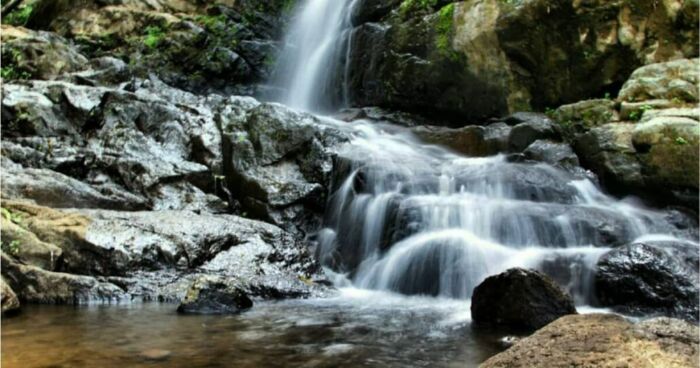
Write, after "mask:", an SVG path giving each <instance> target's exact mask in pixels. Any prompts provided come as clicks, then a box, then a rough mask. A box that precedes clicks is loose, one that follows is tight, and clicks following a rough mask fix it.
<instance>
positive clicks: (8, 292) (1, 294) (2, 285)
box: [0, 278, 19, 314]
mask: <svg viewBox="0 0 700 368" xmlns="http://www.w3.org/2000/svg"><path fill="white" fill-rule="evenodd" d="M0 307H1V308H2V313H3V314H4V313H6V312H12V311H15V310H17V309H19V299H17V295H15V292H14V291H12V288H11V287H10V286H9V285H7V283H6V282H5V279H4V278H0Z"/></svg>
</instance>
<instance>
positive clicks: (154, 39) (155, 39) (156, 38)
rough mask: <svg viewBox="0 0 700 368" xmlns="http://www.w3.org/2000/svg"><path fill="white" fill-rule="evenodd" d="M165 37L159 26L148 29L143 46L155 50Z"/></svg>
mask: <svg viewBox="0 0 700 368" xmlns="http://www.w3.org/2000/svg"><path fill="white" fill-rule="evenodd" d="M164 36H165V32H164V31H163V29H162V28H160V27H158V26H148V27H146V36H145V37H144V39H143V44H144V45H146V47H148V48H149V49H155V48H156V47H158V45H159V44H160V42H161V40H162V39H163V37H164Z"/></svg>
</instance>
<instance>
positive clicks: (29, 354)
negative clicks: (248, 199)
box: [2, 289, 502, 368]
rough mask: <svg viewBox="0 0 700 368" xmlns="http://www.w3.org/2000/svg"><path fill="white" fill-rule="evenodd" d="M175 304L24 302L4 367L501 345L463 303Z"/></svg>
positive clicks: (468, 363)
mask: <svg viewBox="0 0 700 368" xmlns="http://www.w3.org/2000/svg"><path fill="white" fill-rule="evenodd" d="M175 309H176V305H173V304H159V303H144V304H142V303H137V304H128V305H92V306H79V307H71V306H24V307H23V311H22V313H21V314H19V315H16V316H12V317H10V318H3V321H2V366H3V367H4V368H14V367H17V368H20V367H21V368H32V367H475V366H477V365H478V364H479V363H481V362H483V361H484V360H486V359H487V358H488V357H490V356H492V355H494V354H496V353H498V351H499V350H500V349H502V348H501V347H500V346H499V344H498V338H499V336H495V335H492V334H489V333H485V332H479V331H476V330H474V329H472V327H471V322H470V316H469V304H468V302H465V301H457V300H451V299H436V298H428V297H406V296H400V295H396V294H389V293H383V292H374V291H366V290H358V289H342V290H341V293H340V295H339V296H337V297H333V298H329V299H313V300H291V301H280V302H258V303H256V305H255V306H254V307H253V308H252V309H251V310H249V311H247V312H245V313H243V314H240V315H236V316H183V315H179V314H177V313H176V311H175Z"/></svg>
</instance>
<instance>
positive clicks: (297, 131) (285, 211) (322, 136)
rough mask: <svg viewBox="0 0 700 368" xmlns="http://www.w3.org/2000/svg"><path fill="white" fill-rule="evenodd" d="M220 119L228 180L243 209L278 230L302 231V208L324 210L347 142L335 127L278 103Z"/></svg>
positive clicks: (255, 107)
mask: <svg viewBox="0 0 700 368" xmlns="http://www.w3.org/2000/svg"><path fill="white" fill-rule="evenodd" d="M221 119H222V129H223V131H224V147H225V149H226V151H225V152H224V158H225V165H226V166H225V172H226V180H227V183H228V184H229V190H230V191H231V193H235V194H236V195H237V196H239V197H238V198H239V199H240V200H241V202H242V204H243V207H244V211H248V213H249V214H251V215H253V216H255V217H258V218H262V219H265V220H268V221H272V222H273V223H275V224H277V225H279V226H289V225H292V226H295V225H296V226H297V227H303V224H302V223H303V221H304V219H303V216H304V214H303V213H302V212H303V211H300V210H302V209H304V208H306V209H311V211H312V212H314V211H315V212H319V211H321V210H322V208H323V206H324V205H325V193H326V192H327V191H326V188H327V187H328V185H329V184H330V175H331V172H332V169H333V157H334V147H335V146H337V145H340V144H342V143H343V142H345V141H346V139H347V138H346V137H345V136H344V135H343V134H342V133H341V132H340V131H339V130H338V129H337V128H336V127H334V126H332V125H324V123H322V122H321V121H319V120H318V118H316V117H314V116H312V115H309V114H306V113H300V112H296V111H293V110H290V109H288V108H285V107H283V106H281V105H277V104H262V105H259V106H254V107H252V108H250V109H248V110H247V111H246V110H244V111H240V110H238V111H231V113H230V114H222V115H221ZM292 228H293V227H292Z"/></svg>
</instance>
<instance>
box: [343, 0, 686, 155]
mask: <svg viewBox="0 0 700 368" xmlns="http://www.w3.org/2000/svg"><path fill="white" fill-rule="evenodd" d="M356 5H358V6H357V7H356V8H355V9H354V17H353V23H354V25H355V28H354V29H353V31H352V36H351V42H350V43H351V48H350V59H349V65H348V67H349V70H350V73H349V74H350V75H351V78H350V80H349V85H350V100H351V102H352V103H353V104H354V105H356V106H368V105H380V106H384V107H390V108H396V109H403V110H409V111H418V112H423V113H426V114H430V115H440V116H443V117H451V118H452V123H451V124H452V125H453V126H459V124H460V121H461V120H462V119H468V120H474V121H478V120H483V119H484V118H485V117H492V116H503V115H506V114H508V113H511V112H514V111H528V110H540V111H542V110H545V109H546V108H548V107H554V106H559V105H562V104H565V103H572V102H576V101H580V100H582V99H586V98H590V97H592V96H603V95H605V94H606V92H609V93H614V92H615V91H616V90H617V89H619V87H620V86H621V85H622V84H623V83H624V82H625V79H626V78H627V77H628V76H629V75H630V74H631V73H632V72H633V71H634V69H635V68H638V67H640V66H642V65H645V64H649V63H654V62H660V61H665V60H672V59H676V58H678V57H695V56H696V55H697V54H698V47H697V45H696V42H695V39H696V38H697V34H698V33H697V29H696V28H697V27H695V24H696V23H697V15H696V14H695V13H697V4H696V3H694V2H692V3H691V2H685V3H684V4H682V5H678V6H675V7H672V8H671V7H665V6H662V7H656V6H654V5H653V4H649V3H648V2H646V1H633V2H632V3H614V4H612V3H609V2H594V3H588V2H586V3H568V2H567V3H557V4H552V3H551V2H548V1H528V2H519V3H517V4H514V3H510V2H504V1H498V0H490V1H483V2H476V3H474V2H456V3H451V4H449V3H448V2H447V1H435V2H428V3H425V2H418V1H414V2H386V1H385V2H377V1H370V0H367V1H360V2H358V3H357V4H356ZM389 6H391V7H392V9H391V11H389V10H387V7H389ZM671 9H673V10H671ZM641 24H644V25H645V26H644V27H641V26H640V25H641ZM584 29H585V32H584V33H582V32H583V31H582V30H584ZM612 32H615V35H616V36H614V37H613V36H611V35H612V34H613V33H612ZM584 34H585V35H584ZM582 35H583V36H582ZM660 35H666V36H667V38H668V39H671V40H672V41H670V42H668V43H658V42H656V40H657V39H658V37H665V36H660ZM675 36H678V37H677V38H675ZM542 45H548V47H543V46H542ZM684 86H687V84H684ZM523 148H524V147H523Z"/></svg>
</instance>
